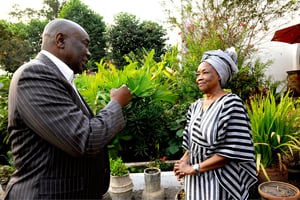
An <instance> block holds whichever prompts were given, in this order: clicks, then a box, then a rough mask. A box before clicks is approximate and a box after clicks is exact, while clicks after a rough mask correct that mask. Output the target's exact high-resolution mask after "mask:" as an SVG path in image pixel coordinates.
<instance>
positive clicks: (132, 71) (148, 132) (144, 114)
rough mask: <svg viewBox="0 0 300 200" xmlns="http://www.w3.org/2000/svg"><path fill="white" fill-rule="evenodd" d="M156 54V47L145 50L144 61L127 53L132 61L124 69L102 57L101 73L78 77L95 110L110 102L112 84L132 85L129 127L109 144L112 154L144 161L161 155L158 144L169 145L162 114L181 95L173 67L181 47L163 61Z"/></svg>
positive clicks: (99, 69)
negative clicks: (131, 57) (157, 60)
mask: <svg viewBox="0 0 300 200" xmlns="http://www.w3.org/2000/svg"><path fill="white" fill-rule="evenodd" d="M153 55H154V50H152V51H150V52H149V53H148V54H145V56H144V60H143V61H142V62H141V61H139V62H137V61H134V60H131V59H130V58H129V57H126V59H127V61H128V63H129V64H128V65H127V66H124V68H123V69H122V70H119V69H117V68H115V66H114V65H113V64H112V63H110V62H104V61H103V60H101V62H99V63H96V64H97V66H98V72H97V73H95V74H92V75H89V74H86V73H84V74H82V75H80V76H79V77H78V78H77V80H76V86H77V88H78V90H79V91H80V93H81V94H82V96H83V98H84V99H85V100H86V102H87V103H88V104H89V106H90V107H91V108H92V110H93V112H94V113H97V112H98V111H99V110H100V109H101V108H103V107H104V106H105V105H106V104H107V103H108V102H109V100H110V90H111V89H112V88H119V87H120V86H122V85H123V84H126V85H127V86H128V87H129V88H130V90H131V92H132V98H131V102H130V103H129V105H127V106H126V107H125V108H124V113H125V117H126V127H125V128H124V129H123V130H122V131H121V132H120V133H118V134H117V135H116V137H115V138H114V139H113V141H111V143H110V144H109V151H110V153H111V155H112V156H114V157H116V156H122V158H123V160H126V161H128V159H130V158H128V157H131V158H135V159H136V158H139V160H144V161H146V160H149V159H152V158H153V157H154V158H158V157H159V156H160V152H157V151H156V149H157V148H156V147H157V146H158V145H159V146H162V147H163V146H167V145H168V139H167V138H168V137H170V134H168V131H167V128H166V122H165V121H163V119H162V117H163V115H164V113H165V112H166V110H169V109H170V108H171V107H172V105H174V103H175V102H176V100H177V97H178V94H177V89H176V86H177V85H176V84H177V82H176V77H175V75H176V70H175V69H174V68H173V67H172V63H174V60H175V59H176V56H177V51H176V50H174V49H173V50H172V51H171V52H168V53H166V54H165V56H164V58H163V59H162V61H161V62H156V61H155V60H154V59H153ZM126 157H127V158H126ZM131 161H136V160H131Z"/></svg>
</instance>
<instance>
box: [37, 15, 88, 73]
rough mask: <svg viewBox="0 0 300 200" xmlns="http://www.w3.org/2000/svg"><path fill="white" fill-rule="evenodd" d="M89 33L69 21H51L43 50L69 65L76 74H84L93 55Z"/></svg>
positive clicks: (44, 34)
mask: <svg viewBox="0 0 300 200" xmlns="http://www.w3.org/2000/svg"><path fill="white" fill-rule="evenodd" d="M89 42H90V38H89V35H88V34H87V32H86V31H85V30H84V29H83V28H82V27H81V26H80V25H79V24H77V23H75V22H73V21H70V20H67V19H55V20H52V21H50V22H49V23H48V24H47V25H46V27H45V29H44V32H43V37H42V50H46V51H48V52H50V53H51V54H53V55H54V56H56V57H57V58H59V59H60V60H61V61H63V62H64V63H65V64H67V65H68V66H69V67H70V68H71V69H72V70H73V71H74V73H82V71H83V67H84V66H85V65H86V63H87V61H88V59H89V58H90V56H91V53H90V52H89V50H88V45H89Z"/></svg>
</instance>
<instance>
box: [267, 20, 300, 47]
mask: <svg viewBox="0 0 300 200" xmlns="http://www.w3.org/2000/svg"><path fill="white" fill-rule="evenodd" d="M271 41H276V42H285V43H289V44H294V43H300V24H296V25H293V26H289V27H287V28H284V29H280V30H278V31H275V34H274V36H273V38H272V40H271Z"/></svg>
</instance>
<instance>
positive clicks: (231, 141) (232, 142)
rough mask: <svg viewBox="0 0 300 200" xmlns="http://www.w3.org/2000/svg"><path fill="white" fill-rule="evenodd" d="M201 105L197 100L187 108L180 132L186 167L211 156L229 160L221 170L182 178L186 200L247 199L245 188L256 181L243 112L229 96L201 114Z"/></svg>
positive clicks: (245, 114) (253, 157)
mask: <svg viewBox="0 0 300 200" xmlns="http://www.w3.org/2000/svg"><path fill="white" fill-rule="evenodd" d="M202 103H203V99H199V100H198V101H196V102H195V103H194V104H192V105H191V107H190V109H189V111H188V116H187V125H186V127H185V130H184V136H183V147H184V148H185V149H187V150H188V151H189V155H190V159H189V160H190V164H192V165H193V164H196V163H201V162H202V161H204V160H206V159H208V158H209V157H211V156H212V155H214V154H219V155H222V156H225V157H228V158H230V159H231V160H230V162H229V163H227V164H226V165H225V166H224V167H222V168H218V169H215V170H210V171H207V172H203V173H200V174H197V175H189V176H185V190H186V199H187V200H200V199H201V200H219V199H220V200H223V199H226V200H227V199H240V200H245V199H248V196H249V193H248V191H249V188H250V186H252V185H253V184H254V183H255V182H256V180H257V179H256V165H255V156H254V148H253V141H252V134H251V127H250V120H249V117H248V114H247V111H246V108H245V106H244V105H243V102H242V101H241V99H240V98H239V97H238V96H237V95H235V94H231V93H229V94H227V95H225V96H223V97H221V98H219V99H217V100H216V101H215V102H214V103H213V104H211V105H210V107H209V108H208V109H207V110H206V111H205V112H202ZM200 167H201V165H200Z"/></svg>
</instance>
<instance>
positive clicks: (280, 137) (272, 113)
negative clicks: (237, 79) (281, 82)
mask: <svg viewBox="0 0 300 200" xmlns="http://www.w3.org/2000/svg"><path fill="white" fill-rule="evenodd" d="M297 104H299V100H295V99H293V98H291V97H289V92H287V93H286V94H285V95H282V96H281V97H280V99H279V101H278V102H277V101H276V98H275V96H274V94H273V93H272V92H271V91H270V92H268V94H267V96H259V95H257V96H255V97H254V98H253V99H252V100H251V101H250V106H249V105H248V106H247V108H248V112H249V117H250V121H251V129H252V135H253V141H254V147H255V154H256V162H257V169H258V171H259V169H260V167H262V168H263V169H264V168H268V167H272V166H273V165H276V161H278V156H279V159H280V156H281V155H283V154H285V155H292V154H293V150H295V149H298V150H299V149H300V142H299V138H300V131H299V124H298V123H299V119H300V117H299V108H298V109H297V108H296V105H297Z"/></svg>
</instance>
